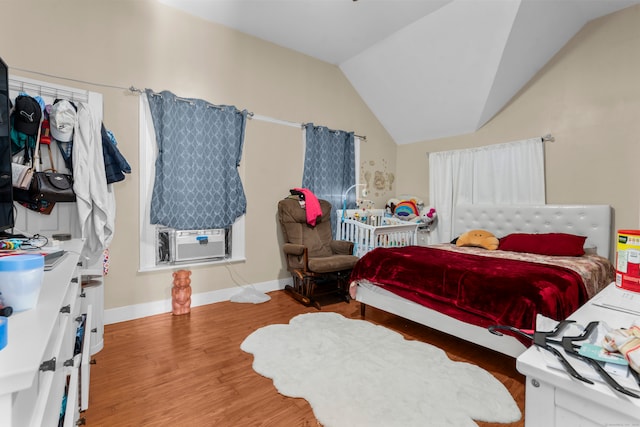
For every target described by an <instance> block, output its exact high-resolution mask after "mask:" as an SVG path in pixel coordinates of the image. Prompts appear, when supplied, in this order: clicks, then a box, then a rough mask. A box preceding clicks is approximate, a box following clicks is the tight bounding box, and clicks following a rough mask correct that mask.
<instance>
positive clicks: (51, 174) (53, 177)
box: [13, 130, 76, 214]
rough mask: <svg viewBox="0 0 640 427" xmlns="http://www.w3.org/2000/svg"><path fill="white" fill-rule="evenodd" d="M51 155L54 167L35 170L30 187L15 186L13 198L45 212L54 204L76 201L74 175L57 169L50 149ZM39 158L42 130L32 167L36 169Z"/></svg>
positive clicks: (35, 209)
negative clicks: (24, 188)
mask: <svg viewBox="0 0 640 427" xmlns="http://www.w3.org/2000/svg"><path fill="white" fill-rule="evenodd" d="M49 157H50V162H51V167H52V168H53V169H49V170H46V171H36V172H34V173H33V177H32V179H31V184H30V185H29V188H28V189H26V190H22V189H18V188H14V191H13V199H14V200H15V201H17V202H19V203H20V204H22V205H23V206H25V207H26V208H28V209H31V210H34V211H36V212H40V213H44V214H49V213H51V210H52V209H53V206H54V205H55V204H56V203H58V202H75V201H76V194H75V193H74V191H73V176H72V175H70V174H66V173H60V172H57V171H56V170H55V166H54V165H53V156H52V155H51V149H49ZM39 160H40V130H39V131H38V138H37V140H36V147H35V150H34V155H33V156H32V160H31V161H32V163H31V167H32V169H35V166H36V165H37V164H38V163H39Z"/></svg>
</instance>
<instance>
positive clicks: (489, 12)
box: [158, 0, 640, 144]
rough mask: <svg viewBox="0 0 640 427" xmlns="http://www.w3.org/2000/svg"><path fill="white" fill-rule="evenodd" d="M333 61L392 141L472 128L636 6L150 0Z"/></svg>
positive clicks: (581, 1) (624, 2)
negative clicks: (589, 34)
mask: <svg viewBox="0 0 640 427" xmlns="http://www.w3.org/2000/svg"><path fill="white" fill-rule="evenodd" d="M158 1H160V2H162V3H165V4H167V5H169V6H171V7H174V8H177V9H180V10H183V11H186V12H188V13H191V14H193V15H196V16H200V17H201V18H203V19H207V20H210V21H212V22H217V23H220V24H222V25H226V26H228V27H231V28H234V29H236V30H239V31H242V32H244V33H247V34H250V35H253V36H255V37H259V38H261V39H264V40H267V41H269V42H272V43H275V44H278V45H280V46H283V47H286V48H289V49H293V50H296V51H298V52H301V53H304V54H306V55H309V56H312V57H315V58H318V59H320V60H322V61H326V62H329V63H332V64H335V65H338V66H339V67H340V69H341V70H342V72H343V73H344V74H345V76H346V77H347V78H348V79H349V81H350V82H351V84H352V85H353V87H354V88H355V89H356V90H357V92H358V93H359V94H360V96H361V97H362V99H363V100H364V102H365V103H366V104H367V105H368V107H369V108H370V109H371V111H372V112H373V113H374V114H375V115H376V117H377V118H378V120H379V121H380V122H381V123H382V125H383V126H384V127H385V128H386V129H387V131H388V132H389V134H390V135H391V136H392V138H393V139H394V140H395V141H396V143H398V144H407V143H412V142H418V141H425V140H431V139H436V138H442V137H447V136H454V135H460V134H465V133H469V132H474V131H476V130H478V129H479V128H481V127H482V126H483V125H484V124H485V123H487V121H489V120H490V119H491V118H492V117H493V116H494V115H495V114H496V113H497V112H499V111H500V109H502V108H503V107H504V106H505V105H506V104H507V103H508V102H509V101H510V100H511V98H512V97H513V96H514V95H515V94H516V93H517V92H518V91H519V90H520V89H521V88H522V87H523V86H524V85H525V84H526V83H527V82H528V81H529V80H530V79H531V78H532V77H533V76H534V75H535V74H536V73H537V72H538V71H539V70H540V69H541V68H542V67H543V66H544V65H545V64H546V63H547V62H548V61H549V60H550V59H551V58H552V57H553V55H555V54H556V53H557V52H558V51H559V50H560V49H561V48H562V46H564V45H565V44H566V43H567V41H568V40H569V39H571V37H573V36H574V35H575V34H576V33H577V32H578V31H579V30H580V29H581V28H582V27H583V26H584V25H585V24H586V23H587V22H589V21H590V20H592V19H595V18H598V17H600V16H603V15H606V14H609V13H612V12H615V11H617V10H620V9H623V8H625V7H628V6H631V5H634V4H638V3H640V0H553V1H551V0H360V1H357V2H355V1H351V0H215V1H205V0H158Z"/></svg>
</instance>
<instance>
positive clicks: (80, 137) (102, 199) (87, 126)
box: [72, 103, 116, 264]
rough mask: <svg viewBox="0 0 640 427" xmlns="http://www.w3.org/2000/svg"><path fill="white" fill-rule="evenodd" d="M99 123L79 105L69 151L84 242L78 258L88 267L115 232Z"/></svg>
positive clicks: (113, 196) (114, 206)
mask: <svg viewBox="0 0 640 427" xmlns="http://www.w3.org/2000/svg"><path fill="white" fill-rule="evenodd" d="M101 124H102V119H101V118H99V117H96V116H95V114H93V113H92V111H91V109H90V107H89V105H88V104H84V103H81V104H80V105H79V107H78V119H77V120H76V125H75V129H74V136H73V149H72V159H73V190H74V191H75V193H76V198H77V203H76V204H77V207H78V218H79V220H80V230H81V232H82V238H83V239H85V242H84V248H83V250H82V255H83V256H84V257H86V258H87V259H88V261H89V264H94V263H95V262H97V261H99V260H100V256H101V255H102V253H103V252H104V250H105V249H106V248H107V247H108V246H109V244H110V243H111V240H112V238H113V233H114V230H115V214H116V203H115V195H114V193H113V188H112V186H111V185H108V184H107V178H106V174H105V170H104V157H103V154H102V136H101V134H100V127H101Z"/></svg>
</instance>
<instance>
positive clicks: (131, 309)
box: [104, 279, 291, 325]
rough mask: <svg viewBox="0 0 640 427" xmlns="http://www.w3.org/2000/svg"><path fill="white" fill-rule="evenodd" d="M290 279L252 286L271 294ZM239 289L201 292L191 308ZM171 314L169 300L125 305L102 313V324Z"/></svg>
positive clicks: (225, 296)
mask: <svg viewBox="0 0 640 427" xmlns="http://www.w3.org/2000/svg"><path fill="white" fill-rule="evenodd" d="M290 280H291V279H279V280H271V281H269V282H262V283H254V284H253V285H252V286H253V287H254V288H255V289H257V290H258V291H260V292H271V291H277V290H281V289H284V286H285V285H286V284H287V283H289V282H290ZM241 290H242V289H240V288H239V287H233V288H225V289H220V290H217V291H211V292H203V293H199V294H193V295H191V307H198V306H200V305H207V304H213V303H216V302H222V301H229V300H230V299H231V297H232V296H234V295H235V294H237V293H238V292H240V291H241ZM170 312H171V298H168V299H165V300H162V301H153V302H147V303H143V304H134V305H127V306H124V307H118V308H110V309H108V310H105V311H104V324H105V325H109V324H111V323H119V322H126V321H127V320H134V319H140V318H142V317H147V316H153V315H156V314H162V313H170Z"/></svg>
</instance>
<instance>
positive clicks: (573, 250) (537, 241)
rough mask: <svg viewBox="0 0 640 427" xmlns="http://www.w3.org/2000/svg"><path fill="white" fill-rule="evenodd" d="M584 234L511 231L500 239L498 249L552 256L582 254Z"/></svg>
mask: <svg viewBox="0 0 640 427" xmlns="http://www.w3.org/2000/svg"><path fill="white" fill-rule="evenodd" d="M585 240H587V238H586V237H585V236H576V235H575V234H566V233H541V234H527V233H513V234H509V235H507V236H504V237H503V238H502V239H500V246H499V247H498V249H500V250H502V251H512V252H528V253H531V254H540V255H554V256H582V255H584V242H585Z"/></svg>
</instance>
